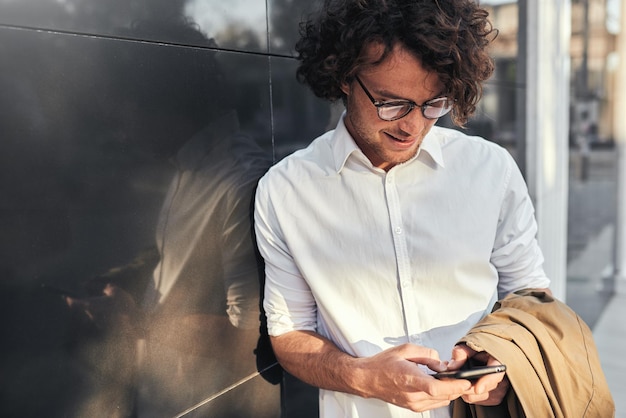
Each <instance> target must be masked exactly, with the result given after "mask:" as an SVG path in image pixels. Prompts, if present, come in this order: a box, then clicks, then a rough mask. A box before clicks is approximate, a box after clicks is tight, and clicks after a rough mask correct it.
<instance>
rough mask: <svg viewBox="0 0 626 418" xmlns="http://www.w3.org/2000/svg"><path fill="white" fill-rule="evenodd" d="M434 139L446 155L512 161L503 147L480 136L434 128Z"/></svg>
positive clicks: (449, 129)
mask: <svg viewBox="0 0 626 418" xmlns="http://www.w3.org/2000/svg"><path fill="white" fill-rule="evenodd" d="M431 134H432V135H433V137H434V139H435V140H436V141H437V142H438V143H439V144H440V146H441V148H442V152H443V153H444V155H445V154H455V155H459V156H464V157H465V158H466V157H470V156H471V157H472V158H478V159H489V160H491V159H496V160H500V161H503V160H507V161H510V159H511V155H510V153H509V152H508V151H507V150H506V149H505V148H504V147H502V146H501V145H499V144H497V143H495V142H493V141H489V140H488V139H485V138H483V137H481V136H478V135H472V134H470V133H466V132H463V131H460V130H457V129H451V128H444V127H441V126H434V127H433V128H432V130H431Z"/></svg>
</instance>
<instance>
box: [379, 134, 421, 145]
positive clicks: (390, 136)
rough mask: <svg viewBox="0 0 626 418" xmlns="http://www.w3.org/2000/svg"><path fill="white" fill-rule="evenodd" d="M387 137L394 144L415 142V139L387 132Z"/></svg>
mask: <svg viewBox="0 0 626 418" xmlns="http://www.w3.org/2000/svg"><path fill="white" fill-rule="evenodd" d="M385 135H386V136H387V137H388V138H389V139H391V140H393V141H394V142H399V143H401V144H413V143H414V142H415V139H411V138H401V137H397V136H395V135H392V134H390V133H389V132H385Z"/></svg>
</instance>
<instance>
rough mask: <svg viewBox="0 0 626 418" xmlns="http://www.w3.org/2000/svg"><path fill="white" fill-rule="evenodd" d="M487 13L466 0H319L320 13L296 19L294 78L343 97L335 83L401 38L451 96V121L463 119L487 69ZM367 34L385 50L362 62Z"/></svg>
mask: <svg viewBox="0 0 626 418" xmlns="http://www.w3.org/2000/svg"><path fill="white" fill-rule="evenodd" d="M488 15H489V13H488V12H487V11H486V10H484V9H482V8H480V7H479V5H478V4H477V3H476V2H475V1H473V0H326V1H325V4H324V7H323V8H322V9H321V11H320V13H319V15H317V16H315V17H314V18H311V19H310V20H308V21H306V22H303V23H302V24H301V26H300V33H301V38H300V40H299V41H298V42H297V43H296V51H297V53H298V59H299V60H300V61H301V62H300V66H299V67H298V70H297V73H296V74H297V78H298V80H299V81H300V82H302V83H304V84H308V85H309V86H310V88H311V89H312V90H313V93H314V94H315V95H316V96H318V97H321V98H324V99H328V100H331V101H336V100H339V99H342V100H345V94H344V93H343V91H341V84H342V83H343V82H350V81H351V80H352V78H353V76H354V74H356V72H358V70H359V68H361V67H363V66H367V65H376V64H377V63H380V62H381V61H383V60H384V59H385V58H386V57H387V55H388V54H389V53H390V52H391V51H392V49H393V47H394V45H395V44H396V43H398V42H400V43H401V44H402V45H404V46H405V47H406V48H407V49H408V50H410V51H412V52H413V53H414V54H415V56H416V57H418V58H419V59H420V61H421V62H422V65H423V66H424V68H425V69H427V70H429V71H434V72H436V73H437V74H438V76H439V78H440V80H441V82H442V83H443V84H444V85H445V86H446V87H447V95H448V96H449V97H450V98H451V99H454V100H455V102H454V106H453V109H452V121H453V122H454V123H455V124H456V125H458V126H463V125H464V124H465V123H466V122H467V120H468V118H469V117H470V116H471V115H472V114H473V113H474V111H475V110H476V105H477V103H478V101H479V100H480V98H481V96H482V84H483V82H484V81H485V80H487V79H488V78H489V77H490V76H491V74H492V73H493V70H494V64H493V60H492V59H491V57H490V56H489V54H488V52H487V46H488V45H489V43H490V42H491V41H492V40H493V39H494V38H495V36H496V35H497V30H496V29H494V28H493V27H492V25H491V23H490V22H489V20H488ZM372 42H379V43H381V44H382V45H383V46H384V52H383V54H382V55H381V57H380V58H379V59H378V60H377V61H376V62H365V61H364V60H365V58H364V56H363V51H364V48H365V47H367V46H368V45H370V44H371V43H372Z"/></svg>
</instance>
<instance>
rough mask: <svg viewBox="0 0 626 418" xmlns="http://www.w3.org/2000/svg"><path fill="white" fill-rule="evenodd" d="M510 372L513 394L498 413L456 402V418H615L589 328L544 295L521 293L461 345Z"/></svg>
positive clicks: (498, 306) (500, 305) (501, 305)
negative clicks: (492, 359)
mask: <svg viewBox="0 0 626 418" xmlns="http://www.w3.org/2000/svg"><path fill="white" fill-rule="evenodd" d="M461 341H462V342H464V343H466V344H467V345H468V346H469V347H471V348H472V349H474V350H476V351H486V352H488V353H489V354H491V355H492V356H493V357H495V358H496V359H498V360H499V361H500V362H501V363H503V364H506V366H507V377H508V378H509V381H510V382H511V387H512V390H510V391H509V393H508V394H507V397H506V400H505V401H503V402H502V404H501V405H499V406H497V407H481V406H475V405H468V404H466V403H465V402H463V401H462V400H460V399H459V400H457V401H455V402H454V413H453V417H454V418H465V417H474V418H492V417H493V418H495V417H497V418H502V417H529V418H536V417H539V418H548V417H556V418H575V417H586V418H611V417H614V416H615V404H614V402H613V399H612V397H611V393H610V391H609V388H608V385H607V382H606V379H605V377H604V373H603V372H602V369H601V366H600V360H599V357H598V352H597V349H596V346H595V343H594V341H593V336H592V334H591V330H590V329H589V327H588V326H587V325H586V324H585V323H584V322H583V321H582V319H580V318H579V317H578V315H576V313H575V312H574V311H572V310H571V309H570V308H569V307H568V306H567V305H565V304H564V303H562V302H560V301H558V300H556V299H554V298H553V297H551V296H549V295H548V294H546V293H545V292H544V291H538V290H533V289H529V290H522V291H518V292H515V293H513V294H511V295H509V296H507V297H506V298H504V299H503V300H501V301H499V302H498V303H497V304H496V306H495V307H494V310H493V312H492V313H491V314H490V315H488V316H486V317H485V318H484V319H483V320H482V321H480V322H479V323H478V324H476V326H475V327H474V328H472V329H471V330H470V332H469V333H468V334H467V335H466V336H465V337H464V338H463V339H462V340H461Z"/></svg>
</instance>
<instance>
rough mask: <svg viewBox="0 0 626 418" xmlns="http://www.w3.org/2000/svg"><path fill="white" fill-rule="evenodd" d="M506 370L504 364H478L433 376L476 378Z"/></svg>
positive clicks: (440, 377) (442, 377) (441, 377)
mask: <svg viewBox="0 0 626 418" xmlns="http://www.w3.org/2000/svg"><path fill="white" fill-rule="evenodd" d="M504 371H506V366H505V365H504V364H498V365H495V366H478V367H472V368H469V369H461V370H454V371H449V372H439V373H435V374H434V375H433V377H435V378H437V379H467V380H476V379H478V378H480V377H483V376H485V375H488V374H491V373H502V372H504Z"/></svg>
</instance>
